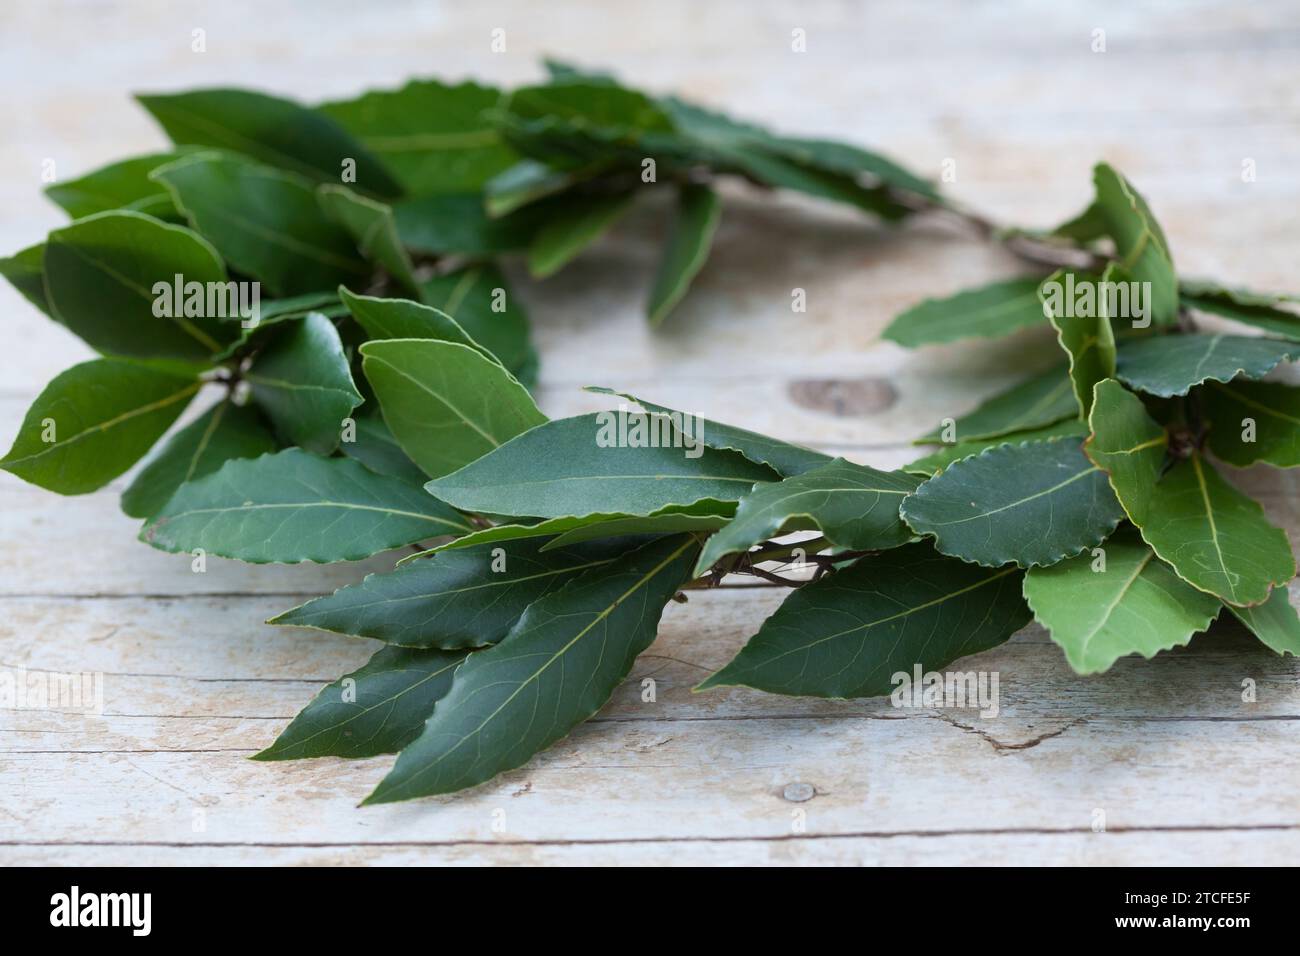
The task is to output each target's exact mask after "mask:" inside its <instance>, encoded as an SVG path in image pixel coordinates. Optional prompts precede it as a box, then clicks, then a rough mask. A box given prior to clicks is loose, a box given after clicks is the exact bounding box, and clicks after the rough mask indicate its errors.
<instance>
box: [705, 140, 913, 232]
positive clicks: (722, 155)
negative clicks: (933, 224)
mask: <svg viewBox="0 0 1300 956" xmlns="http://www.w3.org/2000/svg"><path fill="white" fill-rule="evenodd" d="M708 158H709V159H710V160H711V161H712V163H713V164H714V165H715V166H718V167H719V168H721V169H722V170H723V171H726V172H737V173H740V174H742V175H745V176H748V177H749V178H751V179H754V180H757V181H758V182H760V183H762V184H764V185H765V186H770V187H772V188H773V189H791V190H794V191H796V192H801V193H804V194H806V195H809V196H816V197H818V198H819V199H829V200H830V201H831V202H839V203H845V204H847V205H850V206H856V207H857V208H859V209H862V210H864V211H865V212H870V213H874V214H875V215H877V216H881V217H882V218H884V219H888V220H897V219H902V218H903V217H904V216H906V215H907V214H908V213H909V212H911V210H910V209H909V208H908V207H907V206H904V205H902V204H900V203H899V202H898V201H897V200H896V199H895V198H894V197H893V195H892V194H891V193H890V192H889V191H888V190H887V189H885V188H883V187H868V186H863V185H861V184H860V183H858V181H857V179H856V178H855V177H853V176H846V175H844V174H842V173H837V172H828V171H827V170H825V169H822V168H819V167H817V166H810V165H806V164H805V163H802V162H799V161H796V160H793V159H790V158H788V157H787V156H785V155H782V154H780V153H773V152H770V151H767V150H764V149H758V148H748V147H743V146H722V147H714V149H713V150H712V155H711V156H709V157H708Z"/></svg>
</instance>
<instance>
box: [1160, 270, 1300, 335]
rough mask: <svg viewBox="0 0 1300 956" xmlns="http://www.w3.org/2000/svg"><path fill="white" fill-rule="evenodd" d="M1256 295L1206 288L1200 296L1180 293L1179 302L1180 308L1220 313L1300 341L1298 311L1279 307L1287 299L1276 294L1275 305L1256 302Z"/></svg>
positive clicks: (1299, 316) (1213, 313) (1299, 317)
mask: <svg viewBox="0 0 1300 956" xmlns="http://www.w3.org/2000/svg"><path fill="white" fill-rule="evenodd" d="M1184 285H1185V284H1184ZM1257 298H1262V297H1257V296H1253V295H1249V294H1246V295H1241V294H1237V293H1228V292H1224V293H1222V294H1217V295H1216V294H1212V293H1211V292H1210V291H1208V290H1207V291H1206V292H1205V293H1204V294H1200V295H1189V294H1188V293H1186V292H1184V293H1183V295H1182V296H1181V298H1180V299H1179V302H1180V303H1181V304H1182V306H1183V307H1184V308H1188V309H1196V310H1197V311H1200V312H1209V313H1210V314H1212V315H1221V316H1223V317H1224V318H1227V319H1232V320H1233V321H1235V322H1241V323H1243V324H1245V325H1251V326H1254V327H1255V328H1259V329H1264V330H1266V331H1268V332H1272V333H1273V334H1274V335H1283V336H1286V337H1287V338H1289V339H1291V340H1292V341H1300V314H1297V313H1295V312H1293V311H1291V310H1290V309H1284V308H1281V303H1282V302H1284V301H1287V302H1289V300H1287V299H1283V298H1282V297H1279V298H1278V300H1277V302H1278V304H1276V305H1275V304H1264V303H1259V302H1257V301H1255V300H1256V299H1257Z"/></svg>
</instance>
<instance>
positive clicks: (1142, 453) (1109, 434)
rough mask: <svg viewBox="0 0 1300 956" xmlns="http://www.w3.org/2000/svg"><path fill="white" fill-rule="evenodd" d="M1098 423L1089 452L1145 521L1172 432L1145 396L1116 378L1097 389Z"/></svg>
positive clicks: (1127, 507) (1093, 423) (1124, 502)
mask: <svg viewBox="0 0 1300 956" xmlns="http://www.w3.org/2000/svg"><path fill="white" fill-rule="evenodd" d="M1093 394H1094V401H1093V406H1092V414H1091V415H1090V416H1089V418H1088V422H1089V426H1090V427H1091V428H1092V437H1090V438H1089V439H1088V440H1087V441H1086V442H1085V443H1084V446H1083V450H1084V453H1085V454H1086V455H1087V456H1088V458H1089V459H1090V460H1091V461H1092V462H1093V463H1094V464H1095V465H1096V466H1097V467H1098V468H1100V469H1102V470H1103V471H1105V472H1106V474H1107V476H1108V478H1109V480H1110V486H1111V488H1112V490H1114V492H1115V497H1117V498H1118V499H1119V502H1120V505H1121V506H1122V507H1123V508H1124V511H1125V513H1126V514H1127V515H1128V517H1129V520H1130V521H1132V522H1133V523H1134V524H1136V525H1139V526H1141V525H1143V524H1144V523H1145V522H1146V520H1147V515H1148V514H1149V513H1150V511H1151V500H1152V498H1154V497H1155V494H1156V484H1157V483H1158V482H1159V480H1160V474H1161V472H1162V471H1163V470H1164V464H1165V452H1166V451H1167V450H1168V447H1169V436H1168V434H1167V433H1166V432H1165V430H1164V429H1163V428H1161V427H1160V426H1159V425H1158V424H1156V422H1155V421H1154V420H1153V419H1152V418H1151V416H1150V415H1148V414H1147V411H1146V408H1145V407H1144V406H1143V404H1142V400H1141V399H1140V398H1138V397H1137V396H1136V395H1134V394H1133V393H1132V392H1130V391H1128V390H1127V389H1126V388H1124V386H1123V385H1121V384H1120V383H1119V382H1117V381H1115V380H1114V379H1108V380H1106V381H1104V382H1099V383H1098V384H1097V387H1096V389H1095V391H1094V393H1093Z"/></svg>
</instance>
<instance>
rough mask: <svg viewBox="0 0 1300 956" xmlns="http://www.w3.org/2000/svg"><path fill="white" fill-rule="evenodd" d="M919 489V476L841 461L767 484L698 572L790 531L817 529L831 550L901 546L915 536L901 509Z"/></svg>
mask: <svg viewBox="0 0 1300 956" xmlns="http://www.w3.org/2000/svg"><path fill="white" fill-rule="evenodd" d="M918 484H920V479H919V478H918V477H917V476H915V475H908V474H904V473H902V472H886V471H877V470H876V469H875V468H868V467H867V466H865V465H855V464H852V463H850V462H847V461H845V460H844V459H842V458H836V459H834V460H833V461H831V462H830V463H829V464H827V465H823V466H822V467H820V468H814V469H813V470H812V471H806V472H804V473H803V474H801V475H797V476H795V477H793V478H786V479H785V480H784V481H780V482H765V483H763V484H760V485H758V486H756V487H755V488H754V490H753V491H752V492H750V493H749V494H748V495H746V496H745V497H744V498H741V499H740V504H739V506H738V507H737V508H736V517H735V518H734V519H732V521H731V523H730V524H728V525H727V526H726V527H724V528H723V529H722V530H721V531H719V532H718V533H717V534H715V535H713V537H711V538H709V540H708V542H707V543H706V544H705V546H704V552H703V553H702V554H701V555H700V560H699V563H698V564H697V565H696V567H695V573H696V575H701V574H703V573H704V572H705V571H707V570H708V569H709V568H711V567H712V566H713V565H714V564H716V563H717V562H718V561H719V560H721V559H722V558H724V557H725V556H727V555H729V554H736V553H738V552H742V551H748V550H749V549H750V548H751V547H753V546H754V545H756V544H759V543H761V542H763V541H765V540H767V539H768V538H772V537H776V536H778V535H781V534H785V533H788V532H791V531H811V530H813V529H816V530H818V531H821V533H822V534H823V535H824V536H825V538H826V540H827V541H829V542H830V543H831V544H832V545H834V546H836V547H840V548H848V549H850V550H855V551H858V550H863V551H864V550H884V549H886V548H894V547H898V546H899V545H901V544H905V543H906V542H907V541H908V539H910V538H911V537H912V530H911V529H910V528H908V527H907V525H905V524H904V523H903V520H902V518H900V517H899V515H898V506H899V504H900V503H901V502H902V500H903V498H904V497H905V496H906V495H908V494H910V493H911V492H913V491H915V490H916V486H917V485H918Z"/></svg>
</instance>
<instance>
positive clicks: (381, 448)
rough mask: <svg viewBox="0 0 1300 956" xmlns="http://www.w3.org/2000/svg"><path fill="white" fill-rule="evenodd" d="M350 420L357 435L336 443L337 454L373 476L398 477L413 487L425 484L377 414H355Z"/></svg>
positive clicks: (425, 477)
mask: <svg viewBox="0 0 1300 956" xmlns="http://www.w3.org/2000/svg"><path fill="white" fill-rule="evenodd" d="M353 421H354V422H355V423H356V432H355V434H354V435H353V436H352V441H348V440H347V436H346V434H345V435H344V439H343V441H342V442H340V443H339V451H341V452H343V454H345V455H347V456H348V457H349V458H355V459H356V460H357V461H359V462H361V464H363V465H365V466H366V467H367V468H369V469H370V470H371V471H373V472H375V473H376V474H380V475H390V476H392V477H393V478H401V479H402V480H403V481H405V482H407V483H409V484H412V485H420V484H423V483H424V482H425V480H426V479H427V477H428V476H427V475H425V473H424V472H422V471H421V470H420V466H419V465H417V464H416V463H415V462H413V461H411V459H410V458H409V457H407V454H406V452H404V451H402V446H401V445H399V444H397V439H396V438H394V437H393V433H392V432H390V431H389V430H388V426H387V425H385V424H384V420H383V418H381V417H380V415H379V413H378V412H374V413H372V414H369V415H357V416H355V417H354V418H353Z"/></svg>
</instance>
